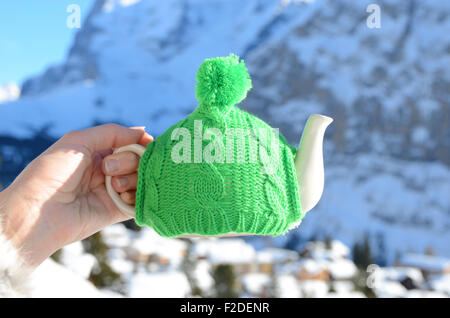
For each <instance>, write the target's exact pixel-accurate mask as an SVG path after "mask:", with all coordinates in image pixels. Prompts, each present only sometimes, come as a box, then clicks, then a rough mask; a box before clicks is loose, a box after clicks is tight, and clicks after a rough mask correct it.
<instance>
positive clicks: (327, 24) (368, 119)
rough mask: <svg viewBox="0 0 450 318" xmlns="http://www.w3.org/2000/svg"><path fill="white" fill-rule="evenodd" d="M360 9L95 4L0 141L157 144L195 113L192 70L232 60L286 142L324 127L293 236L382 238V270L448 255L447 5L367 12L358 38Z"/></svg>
mask: <svg viewBox="0 0 450 318" xmlns="http://www.w3.org/2000/svg"><path fill="white" fill-rule="evenodd" d="M369 3H370V1H353V0H345V1H333V0H316V1H291V2H290V1H276V0H260V1H240V0H227V1H225V0H190V1H181V0H165V1H113V0H108V1H104V0H98V1H96V2H95V4H94V5H93V8H92V11H91V13H90V14H89V15H88V16H87V18H86V19H85V22H84V24H83V27H82V29H81V30H80V32H79V33H78V35H77V36H76V38H75V41H74V43H73V46H72V48H71V49H70V51H69V54H68V56H67V59H66V61H65V62H64V64H62V65H57V66H54V67H52V68H50V69H49V70H47V71H45V72H44V73H43V74H42V75H39V76H36V77H34V78H31V79H29V80H27V81H26V82H25V83H24V84H23V87H22V96H21V98H20V100H18V101H15V102H8V103H3V104H1V105H0V137H1V136H12V137H14V138H34V136H36V132H41V131H42V130H45V133H46V134H48V135H50V136H52V137H58V136H61V135H62V134H63V133H65V132H66V131H68V130H70V129H78V128H81V127H87V126H90V125H92V124H94V123H99V122H109V121H115V122H120V123H123V124H126V125H146V126H147V127H148V129H149V130H150V131H151V133H152V134H154V135H159V134H160V133H162V132H163V131H164V130H165V129H166V128H167V127H168V126H169V125H171V124H173V123H175V122H176V121H178V120H179V119H181V118H183V117H184V116H186V115H187V114H188V113H189V112H191V111H192V110H193V109H194V108H195V105H196V100H195V96H194V93H195V88H194V85H195V72H196V70H197V68H198V66H199V65H200V63H201V62H202V60H203V59H204V58H206V57H214V56H220V55H228V54H229V53H230V52H234V53H236V54H238V55H240V56H242V57H244V58H245V60H246V63H247V66H248V68H249V71H250V73H251V75H252V78H253V90H252V91H251V92H250V94H249V96H248V98H247V99H246V100H245V101H244V102H243V105H241V107H243V108H244V109H246V110H248V111H250V112H252V113H254V114H256V115H258V116H260V117H261V118H263V119H264V120H266V121H268V122H269V123H271V124H272V125H273V126H274V127H279V128H280V130H281V132H282V133H283V134H285V135H286V137H287V138H288V140H289V141H290V142H291V143H292V144H294V145H295V144H297V142H298V140H299V136H300V134H301V130H302V128H303V125H304V123H305V120H306V118H307V116H308V115H309V114H311V113H313V112H319V113H324V114H327V115H329V116H332V117H334V118H335V122H334V123H333V125H332V126H331V127H330V129H329V131H328V132H327V136H326V143H325V159H326V161H327V162H326V166H327V169H326V189H325V192H324V197H323V199H322V201H321V202H320V203H319V205H318V206H317V207H316V208H315V210H314V211H312V212H311V213H310V214H309V215H308V216H307V217H306V219H305V220H304V222H303V224H302V225H301V227H300V228H299V230H298V233H300V234H301V235H302V236H305V237H309V236H317V235H324V234H329V235H332V236H333V237H337V238H340V239H342V240H344V242H346V243H348V244H351V243H352V242H354V241H355V240H359V239H361V237H362V236H363V235H365V234H369V235H371V236H374V237H375V236H377V237H380V236H384V241H385V245H386V249H387V254H388V255H389V258H390V259H391V260H392V257H393V255H394V254H395V251H396V250H399V251H406V250H416V251H420V252H421V251H423V249H424V248H425V247H427V246H432V247H434V248H435V251H436V253H438V254H443V255H446V256H449V255H450V245H449V244H446V242H448V241H449V238H450V199H449V195H448V193H450V178H449V177H450V172H449V166H448V165H449V164H450V128H449V126H450V124H449V113H450V105H449V100H450V96H449V94H450V90H449V87H450V75H449V74H450V72H449V66H448V65H450V54H449V47H450V39H449V38H448V37H446V36H445V35H446V34H448V33H449V32H450V4H449V3H447V2H443V1H439V0H429V1H401V0H397V1H394V0H383V1H377V3H378V4H379V5H380V7H381V14H382V15H381V19H382V20H381V28H380V29H369V28H368V27H367V26H366V18H367V16H368V15H369V13H367V12H366V7H367V5H368V4H369ZM22 146H23V145H22ZM22 146H21V147H22ZM1 148H2V147H0V149H1ZM10 148H11V146H10ZM10 148H8V149H9V150H8V149H7V150H4V149H6V148H5V147H3V149H2V150H1V151H2V156H3V160H4V162H6V163H8V162H10V161H11V160H13V157H14V151H11V149H10ZM290 235H295V234H289V236H290ZM284 239H285V238H284Z"/></svg>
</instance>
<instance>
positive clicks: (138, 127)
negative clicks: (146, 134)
mask: <svg viewBox="0 0 450 318" xmlns="http://www.w3.org/2000/svg"><path fill="white" fill-rule="evenodd" d="M130 128H131V129H138V130H145V126H136V127H130Z"/></svg>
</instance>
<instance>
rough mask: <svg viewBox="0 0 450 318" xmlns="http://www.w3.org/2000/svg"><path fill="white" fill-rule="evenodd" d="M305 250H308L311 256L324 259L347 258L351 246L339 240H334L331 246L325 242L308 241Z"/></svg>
mask: <svg viewBox="0 0 450 318" xmlns="http://www.w3.org/2000/svg"><path fill="white" fill-rule="evenodd" d="M304 250H307V251H308V256H309V257H311V258H316V259H324V260H334V259H340V258H345V257H347V256H348V255H349V253H350V250H349V248H348V247H347V246H345V245H344V244H343V243H342V242H340V241H337V240H332V241H331V242H330V246H329V248H327V246H326V243H325V242H320V241H317V242H308V243H307V244H306V245H305V247H304Z"/></svg>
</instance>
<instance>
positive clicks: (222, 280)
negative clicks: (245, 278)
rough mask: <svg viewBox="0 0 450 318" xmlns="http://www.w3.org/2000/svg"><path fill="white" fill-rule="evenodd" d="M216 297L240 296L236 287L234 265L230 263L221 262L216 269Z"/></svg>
mask: <svg viewBox="0 0 450 318" xmlns="http://www.w3.org/2000/svg"><path fill="white" fill-rule="evenodd" d="M213 278H214V281H215V288H216V297H220V298H234V297H238V292H237V290H236V289H237V288H236V277H235V275H234V271H233V267H232V266H231V265H228V264H220V265H218V266H217V267H216V268H215V269H214V273H213Z"/></svg>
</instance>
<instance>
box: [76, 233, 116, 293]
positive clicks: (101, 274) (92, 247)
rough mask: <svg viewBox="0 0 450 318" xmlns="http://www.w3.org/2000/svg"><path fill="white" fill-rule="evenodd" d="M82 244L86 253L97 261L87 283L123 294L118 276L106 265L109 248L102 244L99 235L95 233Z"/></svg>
mask: <svg viewBox="0 0 450 318" xmlns="http://www.w3.org/2000/svg"><path fill="white" fill-rule="evenodd" d="M82 243H83V246H84V248H85V250H86V252H87V253H91V254H92V255H94V256H95V258H96V259H97V265H96V266H95V267H94V269H93V270H92V272H91V274H90V276H89V281H91V282H92V283H93V284H94V285H95V286H97V287H109V288H111V289H113V290H116V291H118V292H124V291H123V288H124V285H123V281H122V279H121V277H120V275H119V274H117V273H116V272H115V271H114V270H113V269H112V268H111V267H110V266H109V265H108V256H107V252H108V249H109V247H108V246H107V245H106V244H105V243H104V242H103V239H102V235H101V233H100V232H97V233H95V234H94V235H92V236H90V237H88V238H87V239H85V240H84V241H83V242H82Z"/></svg>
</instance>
